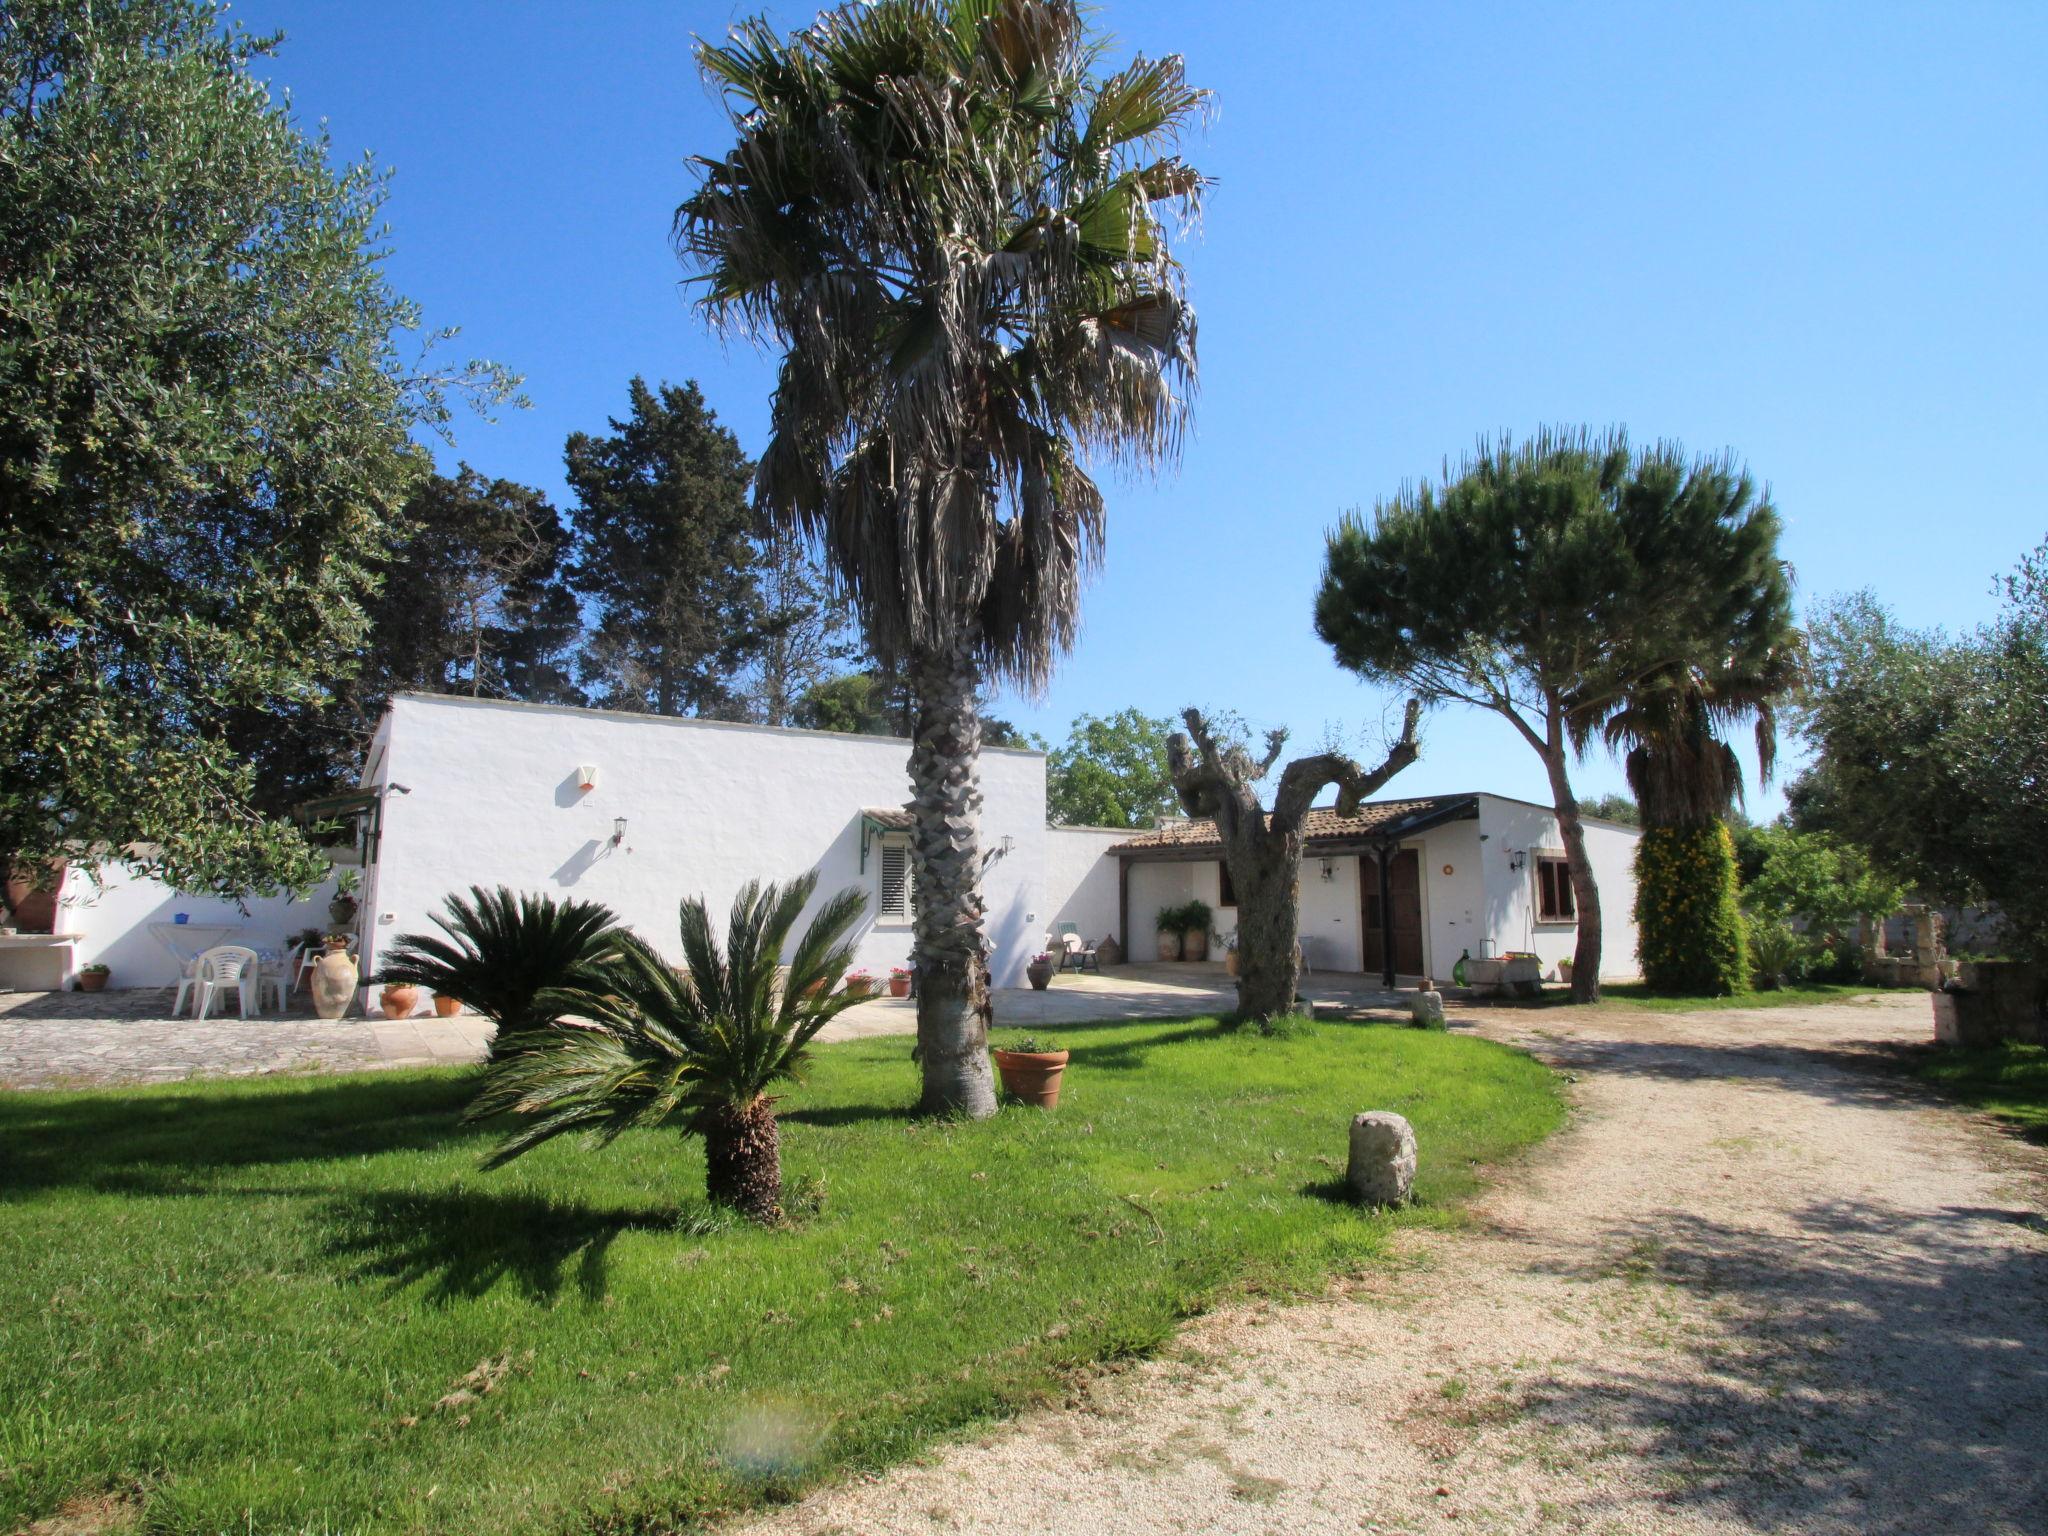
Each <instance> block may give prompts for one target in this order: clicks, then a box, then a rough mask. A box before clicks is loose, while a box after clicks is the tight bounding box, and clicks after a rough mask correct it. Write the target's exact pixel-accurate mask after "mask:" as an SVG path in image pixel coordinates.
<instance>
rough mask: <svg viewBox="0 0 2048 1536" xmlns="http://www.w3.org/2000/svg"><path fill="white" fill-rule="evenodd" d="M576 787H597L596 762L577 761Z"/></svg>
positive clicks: (590, 788) (591, 788)
mask: <svg viewBox="0 0 2048 1536" xmlns="http://www.w3.org/2000/svg"><path fill="white" fill-rule="evenodd" d="M576 787H577V788H578V789H581V790H585V791H589V790H593V789H595V788H597V764H595V763H579V764H578V765H577V768H576Z"/></svg>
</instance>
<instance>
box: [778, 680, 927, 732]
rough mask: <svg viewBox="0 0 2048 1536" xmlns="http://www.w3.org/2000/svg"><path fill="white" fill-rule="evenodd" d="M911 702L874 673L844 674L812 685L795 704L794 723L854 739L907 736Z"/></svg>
mask: <svg viewBox="0 0 2048 1536" xmlns="http://www.w3.org/2000/svg"><path fill="white" fill-rule="evenodd" d="M910 710H911V702H910V698H909V695H908V693H907V691H905V690H903V689H901V688H892V687H891V686H890V680H889V679H888V678H886V677H883V676H881V675H880V674H878V673H875V672H847V673H843V674H842V675H840V676H838V677H834V678H828V679H827V680H826V681H824V682H822V683H814V684H812V685H811V687H810V688H809V689H807V690H806V691H805V693H804V696H803V698H802V699H800V700H799V701H798V702H797V706H796V710H795V712H794V723H795V724H797V725H800V726H803V727H804V728H805V729H807V730H813V731H844V732H846V733H848V734H850V735H855V736H908V735H909V734H910Z"/></svg>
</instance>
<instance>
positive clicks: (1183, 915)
mask: <svg viewBox="0 0 2048 1536" xmlns="http://www.w3.org/2000/svg"><path fill="white" fill-rule="evenodd" d="M1179 911H1180V931H1181V932H1182V933H1207V932H1208V931H1209V923H1210V921H1211V919H1213V918H1214V917H1215V916H1216V914H1215V913H1214V912H1212V911H1211V910H1210V909H1209V903H1207V902H1206V901H1203V900H1202V899H1201V898H1200V897H1199V896H1198V897H1196V898H1195V899H1194V900H1193V901H1190V902H1187V903H1185V904H1184V905H1182V906H1181V908H1180V909H1179Z"/></svg>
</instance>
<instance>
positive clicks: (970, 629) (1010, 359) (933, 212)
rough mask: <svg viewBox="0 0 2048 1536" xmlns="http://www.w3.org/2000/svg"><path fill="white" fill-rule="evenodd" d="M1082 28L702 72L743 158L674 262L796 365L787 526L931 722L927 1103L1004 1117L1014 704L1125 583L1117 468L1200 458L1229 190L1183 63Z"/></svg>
mask: <svg viewBox="0 0 2048 1536" xmlns="http://www.w3.org/2000/svg"><path fill="white" fill-rule="evenodd" d="M1100 55H1101V44H1100V43H1099V42H1098V41H1097V40H1096V39H1094V38H1093V37H1091V35H1090V33H1089V31H1088V28H1087V26H1086V25H1085V23H1084V21H1083V19H1082V13H1081V10H1080V8H1079V7H1078V6H1077V5H1075V4H1074V3H1072V0H951V3H942V0H881V3H878V4H870V5H846V6H842V7H840V8H838V9H836V10H831V11H828V12H826V13H825V14H824V15H823V16H821V17H819V18H818V20H817V21H816V22H814V23H813V24H812V25H811V26H809V27H807V28H805V29H803V30H801V31H799V32H796V33H794V34H792V35H791V36H789V37H788V38H786V39H785V38H782V37H780V36H778V35H777V34H776V32H775V31H774V29H773V28H772V27H770V26H769V24H768V23H767V22H765V21H762V20H758V19H757V20H753V21H748V22H744V23H742V24H740V25H739V26H738V27H736V28H734V30H733V32H732V33H731V35H730V37H729V39H728V40H727V41H726V42H725V43H723V44H720V45H712V44H704V45H701V46H700V47H699V49H698V59H699V62H700V63H701V65H702V66H703V69H704V72H705V74H706V76H707V77H708V78H709V79H710V80H711V82H712V83H713V84H714V85H715V86H716V87H717V88H718V89H719V90H720V91H722V92H723V93H724V96H725V100H726V102H727V104H728V107H729V110H730V112H731V116H732V123H733V127H734V130H735V132H736V134H737V138H738V142H737V143H736V144H735V145H734V147H733V148H732V149H731V150H729V151H728V152H727V153H726V154H725V155H723V156H722V157H720V158H718V159H699V160H697V161H696V162H695V166H696V170H697V173H698V178H699V184H698V187H697V189H696V190H695V191H694V192H693V193H692V194H691V195H690V197H689V198H688V199H687V200H686V201H685V202H684V203H683V204H682V206H681V207H680V208H679V209H678V210H677V214H676V221H675V234H676V242H677V246H678V248H679V251H680V254H681V255H682V257H683V259H684V261H685V262H686V263H687V264H688V265H690V266H691V267H693V268H694V269H695V270H696V272H697V273H698V275H699V278H700V281H701V283H702V289H701V299H700V302H701V304H702V306H703V309H704V312H705V313H706V314H707V315H708V316H709V317H710V319H711V320H712V321H713V322H714V323H715V324H717V325H719V326H720V327H722V328H724V329H726V330H728V331H732V332H736V333H739V334H742V335H746V336H750V337H753V338H757V339H759V340H761V341H764V342H766V343H768V344H770V345H772V346H774V347H776V348H778V349H779V350H780V351H781V353H782V364H781V372H780V375H779V378H778V381H777V385H776V390H775V401H774V412H773V421H772V429H771V436H770V440H769V443H768V447H767V450H766V452H765V453H764V454H763V455H762V458H761V464H760V468H759V471H758V474H757V477H756V492H757V501H758V505H759V509H760V511H761V513H762V514H763V515H764V516H765V517H766V518H768V519H769V520H770V521H771V522H774V523H777V524H780V525H782V526H785V527H788V528H791V529H793V530H795V531H796V532H797V533H799V534H800V535H801V536H803V537H804V538H806V539H809V540H812V541H815V542H816V543H817V544H818V545H819V546H821V547H822V549H823V551H824V554H825V557H826V560H827V563H828V565H829V566H830V567H831V569H832V570H833V572H834V573H835V575H836V577H837V580H838V582H839V584H840V585H841V586H842V587H843V589H844V590H845V592H846V594H847V595H848V597H849V599H850V600H851V602H852V604H853V607H854V610H855V612H856V614H857V615H858V617H859V619H860V621H861V625H862V628H863V631H864V633H865V635H866V639H867V643H868V645H869V647H870V649H871V650H872V651H873V653H874V654H875V656H876V659H877V660H878V661H879V662H881V663H883V664H884V665H891V666H894V665H900V666H901V667H902V668H903V670H904V674H905V676H906V677H907V679H908V681H909V683H910V686H911V690H912V693H913V696H914V699H915V705H914V711H913V713H914V718H913V720H912V730H911V736H912V745H911V755H910V776H911V782H912V790H913V793H912V799H911V809H912V812H913V816H914V822H915V825H914V829H913V833H912V862H913V872H914V876H915V880H914V889H915V892H916V905H917V912H916V929H915V931H916V960H917V966H918V977H919V980H918V1046H919V1060H920V1063H921V1066H922V1071H923V1075H924V1093H923V1103H924V1106H925V1108H926V1109H928V1110H931V1111H937V1112H947V1113H961V1114H966V1115H970V1116H977V1117H979V1116H985V1115H990V1114H993V1113H994V1112H995V1107H996V1099H995V1085H994V1081H993V1079H992V1076H991V1073H990V1069H989V1061H988V1052H987V1048H986V1047H987V1029H988V1022H989V1016H990V998H989V979H988V957H987V940H986V937H985V935H984V933H983V927H982V919H983V904H982V896H981V870H982V854H981V846H980V811H981V790H980V787H979V777H978V773H977V769H976V758H977V753H978V750H979V747H980V743H981V739H982V732H983V722H982V720H981V716H980V712H979V707H978V703H977V696H978V693H979V690H980V688H981V686H982V684H983V682H984V681H985V680H989V679H997V680H1006V681H1009V682H1012V683H1015V684H1018V685H1021V686H1023V687H1024V688H1026V689H1028V690H1036V689H1039V688H1042V687H1043V686H1044V684H1045V683H1046V681H1047V680H1048V679H1049V677H1050V675H1051V672H1052V668H1053V665H1054V663H1055V661H1056V660H1057V658H1058V657H1059V656H1060V655H1062V654H1063V653H1065V652H1066V651H1067V650H1068V649H1069V648H1070V647H1071V645H1072V643H1073V640H1074V637H1075V631H1076V626H1077V624H1078V621H1079V613H1080V593H1081V584H1082V581H1083V578H1084V577H1085V576H1086V575H1087V573H1088V572H1089V570H1090V569H1091V567H1092V566H1093V565H1094V563H1095V562H1096V560H1097V559H1098V558H1099V555H1100V551H1101V546H1102V534H1103V516H1104V507H1103V498H1102V493H1101V491H1100V490H1099V489H1098V487H1097V484H1096V480H1095V474H1096V472H1097V471H1099V469H1100V468H1101V467H1102V466H1104V465H1112V466H1122V467H1125V468H1130V469H1150V468H1154V467H1157V466H1161V465H1164V464H1167V463H1169V462H1171V461H1172V460H1174V459H1175V458H1176V457H1177V455H1178V452H1179V449H1180V444H1181V439H1182V435H1183V431H1184V427H1185V423H1186V419H1187V410H1188V400H1189V394H1190V392H1191V390H1192V388H1193V384H1194V379H1195V317H1194V313H1193V311H1192V309H1191V308H1190V307H1189V305H1188V303H1187V299H1186V295H1185V291H1184V283H1183V279H1182V271H1181V267H1180V265H1179V263H1178V262H1177V261H1176V260H1175V258H1174V255H1173V253H1172V249H1171V244H1170V238H1169V237H1170V233H1171V231H1170V229H1169V223H1170V222H1172V221H1175V220H1184V219H1186V218H1188V217H1190V216H1191V215H1192V214H1193V213H1194V211H1195V208H1196V204H1197V202H1198V199H1199V196H1200V193H1201V191H1202V188H1203V180H1202V177H1201V176H1200V175H1199V174H1198V173H1197V172H1196V171H1195V170H1194V169H1193V167H1191V166H1189V165H1187V164H1186V163H1184V162H1183V161H1182V160H1181V159H1180V158H1178V156H1177V155H1176V154H1175V153H1174V152H1173V151H1174V147H1175V145H1176V143H1177V141H1178V139H1179V136H1180V135H1181V133H1182V131H1183V130H1184V129H1185V128H1187V127H1188V126H1189V125H1190V124H1191V122H1192V121H1193V120H1194V119H1195V118H1196V117H1197V116H1198V114H1200V113H1201V111H1202V110H1203V107H1204V103H1205V100H1206V97H1205V93H1203V92H1202V91H1199V90H1197V89H1195V88H1194V87H1192V86H1190V85H1189V84H1188V83H1187V81H1186V79H1185V78H1184V75H1183V71H1182V66H1181V61H1180V59H1179V58H1178V57H1168V58H1163V59H1146V58H1139V59H1137V60H1134V61H1133V62H1131V63H1130V64H1128V65H1126V66H1124V67H1123V68H1122V69H1120V70H1117V71H1115V72H1114V73H1111V74H1107V75H1104V74H1101V73H1098V70H1097V66H1098V63H1099V60H1100Z"/></svg>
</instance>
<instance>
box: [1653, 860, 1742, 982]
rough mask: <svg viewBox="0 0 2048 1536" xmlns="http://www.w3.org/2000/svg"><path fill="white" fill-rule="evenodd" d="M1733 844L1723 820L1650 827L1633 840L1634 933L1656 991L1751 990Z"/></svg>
mask: <svg viewBox="0 0 2048 1536" xmlns="http://www.w3.org/2000/svg"><path fill="white" fill-rule="evenodd" d="M1737 889H1738V881H1737V875H1736V867H1735V843H1734V840H1733V839H1732V838H1730V837H1729V835H1728V828H1727V827H1726V825H1724V824H1723V823H1721V822H1719V821H1713V822H1709V823H1707V824H1706V825H1705V826H1689V827H1652V828H1650V829H1649V830H1648V831H1646V832H1644V833H1643V840H1642V841H1641V842H1640V843H1638V844H1637V845H1636V939H1637V945H1638V950H1639V953H1640V955H1641V958H1642V963H1643V980H1645V981H1646V982H1648V983H1649V984H1650V989H1651V990H1652V991H1655V992H1675V993H1683V994H1689V995H1693V996H1705V997H1722V996H1726V995H1728V994H1730V993H1734V992H1746V991H1748V990H1749V937H1748V933H1747V931H1746V930H1745V928H1744V926H1743V921H1742V908H1741V907H1740V906H1739V905H1738V904H1737V901H1736V892H1737Z"/></svg>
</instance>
